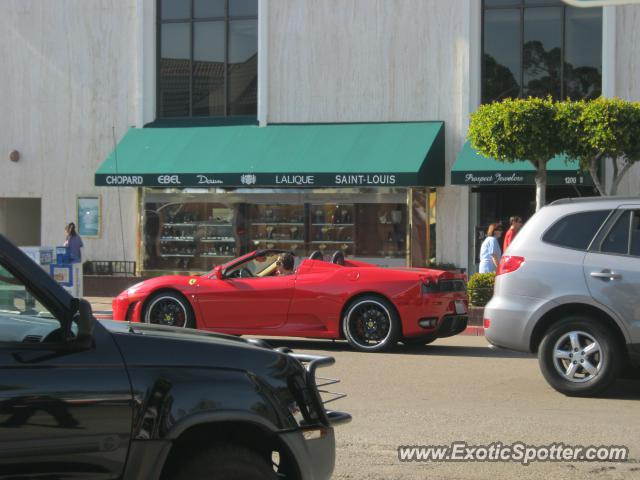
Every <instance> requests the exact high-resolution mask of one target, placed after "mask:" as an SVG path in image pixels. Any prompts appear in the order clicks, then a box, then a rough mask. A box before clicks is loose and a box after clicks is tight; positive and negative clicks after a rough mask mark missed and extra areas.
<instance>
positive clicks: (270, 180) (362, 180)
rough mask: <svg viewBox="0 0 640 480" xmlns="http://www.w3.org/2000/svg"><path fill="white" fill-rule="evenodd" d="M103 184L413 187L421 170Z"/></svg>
mask: <svg viewBox="0 0 640 480" xmlns="http://www.w3.org/2000/svg"><path fill="white" fill-rule="evenodd" d="M95 184H96V185H97V186H102V187H174V188H193V187H202V188H207V187H275V188H278V187H413V186H422V185H425V183H424V181H422V179H421V178H420V174H419V173H237V174H230V173H225V174H208V173H207V174H205V173H166V174H165V173H160V174H147V173H145V174H104V173H100V174H96V176H95Z"/></svg>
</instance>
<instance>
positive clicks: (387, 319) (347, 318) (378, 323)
mask: <svg viewBox="0 0 640 480" xmlns="http://www.w3.org/2000/svg"><path fill="white" fill-rule="evenodd" d="M345 312H346V313H345V315H344V319H343V322H342V326H343V331H344V336H345V337H346V339H347V341H348V342H349V344H350V345H351V346H352V347H353V348H355V349H356V350H360V351H362V352H379V351H382V350H386V349H388V348H390V347H392V346H393V345H395V344H396V343H397V341H398V338H400V333H401V332H400V320H399V319H398V315H397V314H396V311H395V309H394V308H393V306H392V305H391V304H390V303H389V302H388V301H386V300H384V299H382V298H379V297H375V296H366V297H360V298H358V299H356V300H354V301H353V302H351V303H350V304H349V306H348V307H347V309H346V311H345Z"/></svg>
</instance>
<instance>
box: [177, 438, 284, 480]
mask: <svg viewBox="0 0 640 480" xmlns="http://www.w3.org/2000/svg"><path fill="white" fill-rule="evenodd" d="M170 478H171V480H277V478H278V477H277V475H276V472H275V471H274V470H273V467H272V466H271V465H270V464H269V463H268V461H267V459H266V458H264V457H263V456H260V455H259V454H258V453H257V452H255V451H253V450H250V449H248V448H245V447H241V446H239V445H216V446H213V447H209V448H205V449H203V450H200V451H199V452H198V453H196V454H195V455H194V456H192V457H191V458H190V459H189V460H188V461H187V462H186V464H185V465H184V466H180V468H179V471H178V472H176V473H174V474H173V475H172V476H171V477H170Z"/></svg>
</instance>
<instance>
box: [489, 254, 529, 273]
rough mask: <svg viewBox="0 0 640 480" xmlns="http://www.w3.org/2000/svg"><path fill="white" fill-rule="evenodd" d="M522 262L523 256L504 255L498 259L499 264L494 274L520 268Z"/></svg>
mask: <svg viewBox="0 0 640 480" xmlns="http://www.w3.org/2000/svg"><path fill="white" fill-rule="evenodd" d="M523 263H524V257H516V256H515V255H504V256H503V257H502V258H501V259H500V265H498V270H497V271H496V275H502V274H503V273H511V272H515V271H516V270H517V269H519V268H520V265H522V264H523Z"/></svg>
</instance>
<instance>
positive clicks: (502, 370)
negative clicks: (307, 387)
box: [270, 336, 640, 480]
mask: <svg viewBox="0 0 640 480" xmlns="http://www.w3.org/2000/svg"><path fill="white" fill-rule="evenodd" d="M270 341H271V342H272V343H276V344H277V345H278V346H279V345H288V346H290V347H292V348H294V350H296V351H300V352H308V353H313V354H326V355H331V356H334V357H335V358H336V364H335V365H334V366H332V367H330V368H327V369H322V370H320V371H319V372H320V373H319V375H323V376H328V377H337V378H340V380H341V384H340V385H338V386H333V387H332V388H333V390H335V391H341V392H344V393H347V394H348V397H347V398H345V399H342V400H339V401H337V402H334V403H332V404H331V405H332V407H333V408H334V409H335V410H343V411H347V412H349V413H351V414H352V415H353V422H352V423H350V424H349V425H346V426H341V427H339V428H338V429H337V430H336V436H337V462H336V469H335V473H334V478H335V479H370V480H375V479H385V480H391V479H427V478H428V479H461V480H466V479H491V480H495V479H502V478H504V479H513V478H522V479H545V480H548V479H563V480H571V479H581V480H584V478H586V477H589V478H599V479H600V478H601V479H635V480H638V479H640V402H639V400H640V380H639V379H625V380H620V381H619V382H618V383H617V384H616V385H615V387H614V388H613V389H612V390H611V391H609V392H607V393H606V394H605V395H604V396H603V397H601V398H588V399H584V398H569V397H565V396H563V395H561V394H559V393H557V392H556V391H554V390H553V389H551V387H549V386H548V385H547V383H546V382H545V381H544V379H543V378H542V375H541V374H540V371H539V369H538V363H537V359H536V358H534V357H531V356H528V355H520V354H517V353H512V352H506V351H496V350H491V349H489V348H488V347H487V343H486V341H485V339H484V337H469V336H457V337H453V338H450V339H444V340H439V341H436V342H435V343H434V344H432V345H430V346H423V347H411V348H405V347H403V346H402V345H399V346H398V347H396V348H395V349H394V350H393V351H391V352H389V353H383V354H370V353H357V352H354V351H352V350H351V349H350V348H349V347H348V345H347V344H346V343H343V342H335V343H332V342H330V341H314V340H295V339H286V340H277V341H273V340H270ZM456 441H466V442H467V443H468V444H470V445H488V444H491V443H492V442H501V443H502V444H505V445H506V444H511V443H514V442H524V443H526V444H531V445H548V444H552V443H560V442H562V443H563V444H565V445H572V446H573V445H575V446H578V445H584V446H589V445H596V446H599V445H623V446H627V447H628V448H629V451H630V457H631V459H630V460H629V461H627V462H624V463H579V462H575V463H574V462H564V461H563V462H556V463H534V464H531V465H527V466H524V465H521V464H520V463H515V462H514V463H495V462H484V463H478V462H469V461H464V462H457V463H444V462H422V463H403V462H400V461H399V460H398V451H397V449H398V446H399V445H448V444H450V443H451V442H456Z"/></svg>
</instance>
